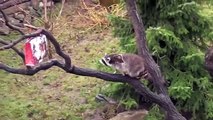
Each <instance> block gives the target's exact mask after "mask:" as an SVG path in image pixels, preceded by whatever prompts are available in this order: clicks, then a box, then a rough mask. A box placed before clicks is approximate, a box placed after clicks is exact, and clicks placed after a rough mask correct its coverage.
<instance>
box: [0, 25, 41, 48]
mask: <svg viewBox="0 0 213 120" xmlns="http://www.w3.org/2000/svg"><path fill="white" fill-rule="evenodd" d="M41 32H42V29H39V30H37V31H36V32H34V33H31V34H26V35H23V36H21V37H20V38H18V39H17V40H15V41H12V42H11V43H9V44H8V45H4V46H2V47H0V51H1V50H4V49H10V48H11V47H13V46H15V45H16V44H18V43H19V42H21V41H23V40H25V39H27V38H30V37H36V36H38V35H40V34H41Z"/></svg>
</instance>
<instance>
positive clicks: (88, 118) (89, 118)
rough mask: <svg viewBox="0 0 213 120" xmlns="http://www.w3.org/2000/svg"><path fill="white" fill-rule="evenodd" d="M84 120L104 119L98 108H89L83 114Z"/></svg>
mask: <svg viewBox="0 0 213 120" xmlns="http://www.w3.org/2000/svg"><path fill="white" fill-rule="evenodd" d="M82 116H83V120H104V119H103V117H102V116H101V115H100V114H99V112H97V111H96V110H89V109H87V110H86V111H85V112H84V113H83V114H82Z"/></svg>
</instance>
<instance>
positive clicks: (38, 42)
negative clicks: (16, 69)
mask: <svg viewBox="0 0 213 120" xmlns="http://www.w3.org/2000/svg"><path fill="white" fill-rule="evenodd" d="M24 54H25V65H26V66H31V67H33V66H36V65H37V64H38V63H40V62H42V61H43V59H44V57H45V55H46V54H47V38H46V36H45V35H42V34H41V35H39V36H37V37H33V38H30V39H28V40H27V41H26V42H25V45H24Z"/></svg>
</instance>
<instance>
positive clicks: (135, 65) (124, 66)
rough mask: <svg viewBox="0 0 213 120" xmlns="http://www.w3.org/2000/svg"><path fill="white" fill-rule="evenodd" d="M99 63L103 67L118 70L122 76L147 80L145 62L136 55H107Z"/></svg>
mask: <svg viewBox="0 0 213 120" xmlns="http://www.w3.org/2000/svg"><path fill="white" fill-rule="evenodd" d="M100 62H101V63H102V64H103V65H106V66H109V67H112V68H114V69H116V70H118V71H119V72H120V73H121V74H122V75H128V76H130V77H133V78H137V79H140V78H145V79H147V78H148V77H149V74H148V72H147V70H146V68H145V60H144V59H143V58H142V57H140V56H138V55H136V54H130V53H125V54H108V55H105V56H104V57H103V58H102V59H101V60H100Z"/></svg>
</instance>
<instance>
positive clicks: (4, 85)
mask: <svg viewBox="0 0 213 120" xmlns="http://www.w3.org/2000/svg"><path fill="white" fill-rule="evenodd" d="M73 7H74V6H72V5H70V4H67V5H66V6H65V9H64V13H63V14H62V16H60V17H59V18H58V19H56V20H55V21H54V29H53V35H54V36H55V37H56V38H57V40H58V42H59V43H60V44H61V47H62V49H63V51H64V52H66V53H67V54H69V55H70V56H71V59H72V64H74V65H77V66H80V67H87V68H92V69H96V66H97V64H98V59H100V58H101V57H102V56H103V55H104V53H105V52H113V51H117V48H118V42H119V41H118V40H117V39H116V38H113V37H112V35H111V30H110V29H111V28H110V27H109V26H95V27H91V26H90V25H88V24H85V23H84V22H82V21H81V20H78V18H77V17H78V14H77V12H76V10H75V8H73ZM82 25H83V26H82ZM1 38H2V37H1ZM4 38H5V37H4ZM11 38H14V36H10V38H9V39H11ZM20 46H22V45H20ZM0 56H1V57H0V61H1V62H5V63H7V64H8V65H11V66H14V67H17V66H19V67H24V66H23V63H22V62H21V59H19V57H18V56H16V55H15V53H13V52H12V51H5V52H2V51H1V52H0ZM104 84H105V82H104V81H102V80H100V79H96V78H91V77H83V76H76V75H73V74H68V73H65V72H64V71H63V70H61V69H59V68H57V67H53V68H51V69H49V70H46V71H40V72H39V73H37V74H36V75H34V76H23V75H14V74H10V73H7V72H4V71H2V70H1V71H0V119H1V120H27V119H32V120H43V119H47V120H53V119H60V120H80V119H82V113H83V112H84V111H85V110H86V109H93V108H95V107H97V106H98V104H97V103H96V102H95V99H94V98H95V95H96V94H97V93H99V90H100V89H101V87H102V86H103V85H104Z"/></svg>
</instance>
